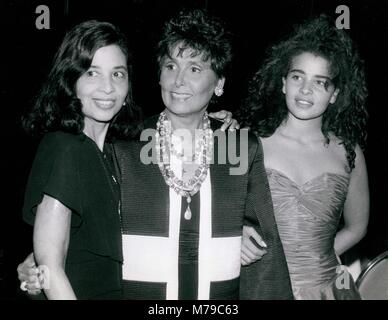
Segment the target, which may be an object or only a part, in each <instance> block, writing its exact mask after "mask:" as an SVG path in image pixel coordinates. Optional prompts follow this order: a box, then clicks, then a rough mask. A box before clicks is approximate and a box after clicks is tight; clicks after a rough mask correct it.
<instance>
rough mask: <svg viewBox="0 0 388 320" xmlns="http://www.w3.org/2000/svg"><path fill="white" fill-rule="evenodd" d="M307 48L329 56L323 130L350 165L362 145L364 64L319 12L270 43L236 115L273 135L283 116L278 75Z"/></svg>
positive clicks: (344, 36) (259, 131)
mask: <svg viewBox="0 0 388 320" xmlns="http://www.w3.org/2000/svg"><path fill="white" fill-rule="evenodd" d="M303 52H309V53H313V54H315V55H318V56H321V57H323V58H325V59H326V60H327V61H328V62H329V66H330V70H329V71H330V74H331V76H332V78H333V83H334V86H335V88H336V89H339V94H338V96H337V100H336V102H335V103H334V104H330V105H329V106H328V108H327V110H326V111H325V113H324V114H323V117H322V133H323V134H324V136H325V138H326V141H327V143H329V142H330V139H329V135H330V134H334V135H335V136H336V137H338V138H339V139H340V141H341V143H342V144H343V145H344V147H345V150H346V157H347V160H348V165H349V168H350V169H352V168H354V162H355V146H356V144H359V145H360V146H361V148H364V146H365V141H366V122H367V118H368V114H367V111H366V107H365V101H366V97H367V86H366V81H365V72H364V64H363V61H362V60H361V59H360V56H359V54H358V52H357V50H356V49H355V47H354V44H353V43H352V40H351V39H350V37H349V36H348V35H347V34H346V32H345V31H344V30H339V29H337V28H336V27H335V25H334V22H333V21H331V20H330V19H329V18H328V17H327V16H325V15H321V16H319V17H317V18H315V19H312V20H309V21H306V22H305V23H304V24H302V25H300V26H299V27H296V28H295V30H294V32H293V34H292V35H291V36H290V37H289V38H288V39H286V40H284V41H281V42H280V43H278V44H277V45H275V46H273V47H271V48H269V50H268V51H267V58H266V59H265V60H264V62H263V64H262V66H261V67H260V69H259V70H258V71H257V72H256V73H255V74H254V76H253V78H252V80H251V81H250V82H249V84H248V90H247V94H246V96H245V98H244V99H243V103H242V106H241V109H240V110H239V111H238V117H239V118H240V120H241V122H242V124H244V125H246V126H249V127H250V128H251V129H252V130H253V131H254V132H255V133H256V134H257V135H258V136H261V137H268V136H271V135H272V134H273V133H274V132H275V130H276V129H277V128H278V127H279V125H280V124H281V123H282V122H283V121H284V120H285V119H286V117H287V113H288V112H287V105H286V102H285V98H284V95H283V93H282V86H283V83H282V77H286V76H287V73H288V72H289V69H290V66H291V62H292V59H293V58H294V57H295V56H297V55H299V54H301V53H303Z"/></svg>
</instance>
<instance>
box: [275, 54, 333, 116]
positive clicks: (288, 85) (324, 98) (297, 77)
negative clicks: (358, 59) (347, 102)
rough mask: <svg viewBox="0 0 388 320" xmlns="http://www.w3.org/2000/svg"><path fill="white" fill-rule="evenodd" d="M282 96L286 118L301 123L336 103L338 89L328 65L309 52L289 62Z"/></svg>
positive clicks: (323, 59)
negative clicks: (330, 104)
mask: <svg viewBox="0 0 388 320" xmlns="http://www.w3.org/2000/svg"><path fill="white" fill-rule="evenodd" d="M282 91H283V93H284V94H285V95H286V104H287V108H288V112H289V116H293V117H295V118H297V119H301V120H310V119H316V118H320V117H322V115H323V113H324V112H325V111H326V109H327V107H328V105H329V103H335V101H336V98H337V95H338V92H339V90H338V89H335V87H334V85H333V82H332V78H331V75H330V69H329V62H328V61H327V60H326V59H325V58H323V57H320V56H317V55H314V54H312V53H310V52H303V53H301V54H299V55H297V56H295V57H294V58H293V59H292V61H291V66H290V70H289V71H288V74H287V77H286V78H283V88H282Z"/></svg>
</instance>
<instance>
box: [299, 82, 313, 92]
mask: <svg viewBox="0 0 388 320" xmlns="http://www.w3.org/2000/svg"><path fill="white" fill-rule="evenodd" d="M300 91H301V92H302V93H303V94H310V93H312V92H313V90H312V82H311V81H307V80H306V81H303V83H302V85H301V87H300Z"/></svg>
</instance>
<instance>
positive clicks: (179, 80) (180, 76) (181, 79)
mask: <svg viewBox="0 0 388 320" xmlns="http://www.w3.org/2000/svg"><path fill="white" fill-rule="evenodd" d="M184 85H185V74H184V71H183V70H182V71H178V72H177V74H176V77H175V86H177V87H181V86H184Z"/></svg>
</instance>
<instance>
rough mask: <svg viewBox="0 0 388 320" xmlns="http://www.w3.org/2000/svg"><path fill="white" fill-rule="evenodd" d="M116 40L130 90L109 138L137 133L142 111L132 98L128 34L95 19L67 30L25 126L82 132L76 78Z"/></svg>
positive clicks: (36, 132)
mask: <svg viewBox="0 0 388 320" xmlns="http://www.w3.org/2000/svg"><path fill="white" fill-rule="evenodd" d="M113 44H115V45H117V46H119V47H120V49H121V50H122V52H123V53H124V55H125V56H126V59H127V65H128V82H129V90H128V95H127V97H126V99H125V102H126V103H125V106H123V107H122V108H121V110H120V112H119V113H118V114H117V115H116V117H115V118H114V119H113V121H112V123H111V125H110V127H109V130H108V134H107V139H110V138H113V137H116V138H126V137H130V136H133V135H135V134H136V133H137V131H138V124H139V123H140V120H141V113H140V109H139V108H138V107H137V106H136V105H135V104H134V102H133V99H132V86H131V77H132V65H131V63H132V56H131V53H130V52H129V50H128V46H127V40H126V37H125V36H124V34H122V33H121V31H120V30H119V29H118V28H117V27H115V26H114V25H112V24H110V23H108V22H99V21H96V20H90V21H85V22H82V23H80V24H78V25H76V26H75V27H74V28H73V29H71V30H70V31H69V32H68V33H67V34H66V36H65V38H64V39H63V42H62V44H61V46H60V47H59V49H58V52H57V53H56V55H55V58H54V61H53V65H52V68H51V71H50V73H49V75H48V78H47V81H46V82H45V84H44V85H43V86H42V89H41V91H40V92H39V94H38V97H37V99H36V102H35V104H34V106H33V108H32V110H31V111H29V112H28V113H27V114H26V115H24V116H23V117H22V125H23V127H24V129H25V130H26V131H27V132H28V133H30V134H33V135H42V134H44V133H46V132H53V131H64V132H69V133H73V134H79V133H81V132H82V130H83V128H84V115H83V113H82V105H81V101H80V100H79V99H78V98H77V95H76V90H75V87H76V82H77V80H78V79H79V78H80V77H81V76H82V75H83V74H84V73H85V72H86V71H87V70H88V69H89V67H90V65H91V63H92V60H93V56H94V54H95V52H96V51H97V50H98V49H100V48H102V47H105V46H108V45H113Z"/></svg>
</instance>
